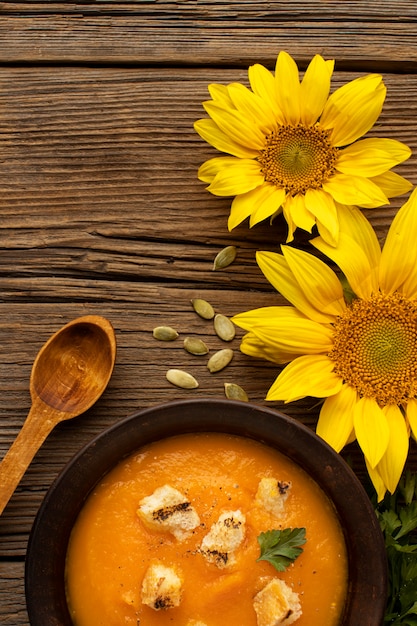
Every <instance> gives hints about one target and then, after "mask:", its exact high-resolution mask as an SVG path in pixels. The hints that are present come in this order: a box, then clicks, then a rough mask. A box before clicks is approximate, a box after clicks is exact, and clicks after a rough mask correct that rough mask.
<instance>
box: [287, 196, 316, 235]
mask: <svg viewBox="0 0 417 626" xmlns="http://www.w3.org/2000/svg"><path fill="white" fill-rule="evenodd" d="M285 208H286V210H287V211H288V212H289V213H290V215H291V220H292V222H293V223H294V224H295V226H297V227H298V228H302V229H303V230H306V231H307V232H309V233H311V231H312V228H313V226H314V224H315V223H316V220H315V217H314V215H313V214H312V213H311V212H310V211H309V210H308V209H307V207H306V202H305V199H304V196H303V195H302V194H300V193H298V194H297V195H296V196H288V197H287V199H286V201H285Z"/></svg>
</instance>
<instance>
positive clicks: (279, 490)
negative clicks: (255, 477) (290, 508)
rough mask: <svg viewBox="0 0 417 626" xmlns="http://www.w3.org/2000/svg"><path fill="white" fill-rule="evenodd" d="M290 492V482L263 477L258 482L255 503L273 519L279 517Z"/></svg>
mask: <svg viewBox="0 0 417 626" xmlns="http://www.w3.org/2000/svg"><path fill="white" fill-rule="evenodd" d="M290 491H291V482H290V481H283V480H277V479H276V478H266V477H265V478H262V480H261V481H260V482H259V485H258V491H257V492H256V497H255V502H256V504H257V505H258V506H261V507H262V508H264V509H265V510H266V511H268V513H271V514H272V515H273V516H274V517H281V516H282V514H283V512H284V505H285V502H286V500H287V498H288V495H289V493H290Z"/></svg>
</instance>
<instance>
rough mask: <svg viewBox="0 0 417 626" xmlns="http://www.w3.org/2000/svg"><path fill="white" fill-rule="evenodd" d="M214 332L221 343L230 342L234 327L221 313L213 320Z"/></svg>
mask: <svg viewBox="0 0 417 626" xmlns="http://www.w3.org/2000/svg"><path fill="white" fill-rule="evenodd" d="M214 330H215V331H216V334H217V336H218V337H220V339H223V341H232V339H234V338H235V334H236V328H235V325H234V324H233V322H232V321H231V320H230V319H229V318H228V317H226V316H225V315H222V314H221V313H217V315H216V316H215V318H214Z"/></svg>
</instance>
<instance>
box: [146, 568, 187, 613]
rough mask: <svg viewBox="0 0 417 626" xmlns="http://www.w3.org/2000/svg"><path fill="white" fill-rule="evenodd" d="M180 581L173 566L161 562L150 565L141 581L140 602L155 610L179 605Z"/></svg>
mask: <svg viewBox="0 0 417 626" xmlns="http://www.w3.org/2000/svg"><path fill="white" fill-rule="evenodd" d="M181 596H182V581H181V578H180V576H179V575H178V573H177V571H176V570H175V569H174V568H173V567H166V566H165V565H163V564H162V563H154V564H152V565H150V566H149V567H148V569H147V571H146V574H145V577H144V579H143V581H142V602H143V604H146V605H147V606H150V607H151V608H152V609H155V611H159V610H161V609H171V608H173V607H175V606H179V605H180V602H181Z"/></svg>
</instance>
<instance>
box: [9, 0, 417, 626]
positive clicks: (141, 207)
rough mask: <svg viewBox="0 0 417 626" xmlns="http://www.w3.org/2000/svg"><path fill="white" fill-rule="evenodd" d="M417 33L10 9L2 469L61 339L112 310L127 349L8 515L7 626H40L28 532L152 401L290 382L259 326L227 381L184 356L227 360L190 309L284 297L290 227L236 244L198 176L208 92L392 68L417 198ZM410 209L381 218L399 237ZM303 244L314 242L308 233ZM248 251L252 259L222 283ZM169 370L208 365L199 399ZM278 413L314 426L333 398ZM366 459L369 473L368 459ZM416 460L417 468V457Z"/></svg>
mask: <svg viewBox="0 0 417 626" xmlns="http://www.w3.org/2000/svg"><path fill="white" fill-rule="evenodd" d="M416 29H417V4H416V3H413V2H409V1H408V0H404V1H399V0H397V1H396V2H395V3H393V2H391V1H388V0H368V1H367V2H363V1H362V0H350V2H341V1H340V0H303V1H302V2H300V1H297V0H293V2H290V3H289V2H287V0H281V1H277V2H274V1H272V2H270V1H264V0H258V1H254V2H250V1H247V0H228V1H227V2H226V1H225V0H178V1H177V2H174V1H172V2H169V1H165V0H142V1H140V0H138V1H131V2H117V1H115V2H114V1H112V0H106V1H102V2H79V3H78V2H42V1H40V2H32V1H27V2H0V303H1V304H0V458H1V457H2V456H3V455H4V454H5V453H6V451H7V449H8V448H9V446H10V445H11V443H12V441H13V440H14V438H15V436H16V435H17V433H18V430H19V429H20V427H21V426H22V424H23V421H24V419H25V417H26V414H27V412H28V410H29V406H30V396H29V390H28V389H29V377H30V372H31V367H32V363H33V360H34V358H35V356H36V354H37V352H38V350H39V349H40V348H41V346H42V344H43V343H44V342H45V341H46V340H47V339H48V338H49V336H50V335H51V334H52V333H53V332H55V331H56V330H58V329H59V328H60V327H61V326H62V325H63V324H65V323H66V322H68V321H70V320H72V319H73V318H76V317H79V316H82V315H86V314H100V315H104V316H105V317H107V318H108V319H109V320H110V321H111V323H112V324H113V326H114V328H115V331H116V336H117V346H118V352H117V361H116V365H115V369H114V373H113V376H112V378H111V381H110V384H109V386H108V388H107V390H106V391H105V393H104V395H103V396H102V397H101V399H100V400H99V401H98V402H97V404H96V405H95V406H94V407H93V408H91V409H90V410H89V411H88V412H87V413H85V414H84V415H82V416H80V417H79V418H77V419H76V420H73V421H72V422H67V423H63V424H61V425H60V426H59V427H57V428H56V429H55V430H54V432H53V433H52V434H51V435H50V437H49V438H48V440H47V441H46V442H45V444H44V445H43V447H42V448H41V450H40V451H39V453H38V454H37V455H36V457H35V459H34V461H33V463H32V465H31V466H30V468H29V469H28V471H27V473H26V474H25V476H24V478H23V479H22V481H21V483H20V485H19V487H18V489H17V491H16V492H15V494H14V496H13V497H12V499H11V500H10V502H9V504H8V506H7V507H6V509H5V511H4V513H3V516H2V517H1V518H0V624H2V625H10V626H20V625H27V624H28V617H27V613H26V608H25V596H24V558H25V550H26V544H27V540H28V535H29V532H30V529H31V525H32V523H33V520H34V517H35V514H36V511H37V509H38V507H39V505H40V503H41V501H42V498H43V497H44V495H45V493H46V490H47V489H48V486H49V485H50V484H51V483H52V481H53V479H54V478H55V477H56V476H57V474H58V473H59V472H60V470H61V469H62V468H63V467H64V465H65V463H66V462H67V461H68V460H69V459H70V458H71V456H72V455H73V454H74V453H75V452H76V451H78V450H79V449H80V448H81V447H82V446H83V445H84V444H86V443H87V442H88V441H89V440H90V439H91V438H92V437H93V436H95V435H97V434H98V433H100V432H102V430H103V429H104V428H106V427H108V426H110V425H111V424H113V423H115V422H116V421H118V420H120V419H121V418H124V417H126V416H128V415H129V414H131V413H134V412H136V411H138V410H140V409H142V408H144V407H148V406H153V405H156V404H158V403H160V402H167V401H169V400H174V399H181V398H190V397H195V398H198V397H207V396H211V397H218V398H223V397H224V389H223V385H224V382H225V381H228V382H236V383H238V384H241V385H242V386H243V387H244V388H245V389H246V390H247V392H248V394H249V397H250V400H251V401H253V402H255V403H259V404H265V402H264V396H265V393H266V391H267V389H268V388H269V386H270V384H271V383H272V381H273V380H274V378H275V376H276V375H277V368H276V367H275V366H274V365H272V364H269V363H266V362H263V361H262V362H258V361H255V360H254V359H250V358H249V357H246V356H244V355H243V354H241V353H240V352H239V338H240V336H241V333H240V332H238V334H237V337H236V339H235V340H234V341H233V343H232V348H233V349H234V353H235V354H234V359H233V361H232V363H231V365H230V366H229V367H228V369H227V370H224V371H223V372H220V373H217V374H210V373H209V372H208V370H207V368H206V361H205V360H204V359H198V358H197V357H192V356H190V355H188V354H187V353H186V352H185V351H184V349H183V347H182V338H183V337H184V336H186V335H187V334H195V335H198V336H199V337H201V338H202V339H204V340H205V341H206V342H207V343H208V344H209V346H210V348H211V350H212V351H214V350H215V349H217V348H220V347H223V346H222V342H221V341H220V340H219V339H218V338H216V336H215V334H214V332H213V327H212V323H211V322H205V321H204V320H202V319H200V318H199V317H198V316H196V314H195V313H194V311H193V310H192V307H191V304H190V300H191V298H195V297H201V298H205V299H207V300H209V301H210V302H211V303H212V304H213V306H214V307H215V309H216V311H217V312H221V313H224V314H226V315H233V314H235V313H238V312H241V311H245V310H248V309H250V308H255V307H257V306H262V305H271V304H276V303H283V299H282V298H281V297H280V296H279V295H278V294H277V293H275V292H274V291H273V289H272V288H271V287H270V285H269V284H268V283H267V281H266V280H265V279H264V278H263V276H262V274H261V272H260V270H259V269H258V268H257V265H256V263H255V252H256V250H259V249H264V250H265V249H267V250H275V249H276V246H277V244H279V243H280V242H283V241H284V239H285V236H286V227H285V224H284V223H283V222H282V221H280V220H279V219H278V220H277V221H276V222H275V224H274V226H273V227H270V226H269V225H267V224H261V225H259V226H257V227H256V228H253V229H252V230H249V229H248V227H247V224H244V225H242V226H241V227H239V228H237V229H236V230H234V231H233V232H232V233H229V232H228V231H227V225H226V224H227V216H228V213H229V207H230V199H227V198H215V197H214V196H211V195H210V194H209V193H208V192H207V191H205V185H204V184H203V183H201V182H200V181H198V179H197V169H198V166H199V165H200V164H201V163H202V162H203V161H204V160H206V159H207V158H209V157H211V156H215V154H216V153H215V151H214V149H211V148H210V147H209V146H208V145H206V144H205V143H204V142H203V141H202V140H201V139H200V138H199V137H198V136H197V134H196V133H195V132H194V130H193V122H194V121H195V120H197V119H199V118H200V117H204V112H203V109H202V106H201V102H202V101H203V100H205V99H207V96H208V92H207V85H208V84H209V83H211V82H220V83H228V82H231V81H241V82H246V79H247V67H248V66H249V65H251V64H253V63H256V62H260V63H263V64H265V65H267V66H268V67H269V68H270V69H273V67H274V63H275V59H276V56H277V54H278V52H279V51H280V50H281V49H285V50H287V51H288V52H289V53H290V54H292V55H293V56H294V58H295V59H296V60H297V62H298V63H299V65H300V67H301V68H305V67H306V63H307V62H308V61H309V60H310V59H311V57H312V56H313V55H314V54H316V53H320V54H322V55H323V56H324V57H325V58H328V59H330V58H334V59H336V71H335V74H334V80H333V83H332V84H333V87H337V86H339V85H341V84H342V83H344V82H346V81H347V80H351V79H353V78H356V77H357V76H359V75H361V74H362V73H369V72H375V71H377V72H381V73H383V75H384V79H385V83H386V85H387V87H388V94H387V98H386V102H385V105H384V109H383V112H382V115H381V117H380V119H379V121H378V123H377V124H376V126H375V128H374V129H373V130H372V132H371V133H370V134H371V135H374V136H381V137H391V138H396V139H399V140H401V141H404V142H405V143H407V144H408V145H409V146H410V147H411V148H412V150H413V156H412V157H411V158H410V160H409V161H408V162H406V163H405V164H404V165H402V166H401V167H399V168H397V170H396V171H398V172H399V173H400V174H403V175H404V176H406V177H408V178H409V179H410V180H411V181H412V182H413V183H414V184H416V183H417V169H416V163H417V133H416V119H417V85H416V70H417V37H416ZM404 200H405V198H401V199H395V200H394V201H393V202H392V204H391V205H390V207H385V208H381V209H375V210H373V211H368V212H367V216H368V217H369V219H370V220H371V222H372V224H373V225H374V227H375V228H376V230H377V232H378V236H379V237H380V238H381V240H383V238H384V237H385V234H386V231H387V228H388V226H389V224H390V221H391V219H392V217H393V215H394V214H395V212H396V211H397V209H398V207H399V206H400V205H401V204H402V203H403V201H404ZM297 243H298V244H299V245H300V246H305V247H307V246H308V237H307V236H306V235H301V234H300V235H298V237H297ZM229 244H232V245H236V246H237V248H238V255H237V259H236V261H235V263H234V264H233V265H231V266H230V267H228V268H227V269H225V270H223V271H216V272H214V271H213V269H212V266H213V260H214V257H215V255H216V254H217V253H218V252H219V251H220V250H221V249H222V248H223V247H224V246H226V245H229ZM167 324H168V325H171V326H174V327H175V328H176V329H177V330H178V331H179V332H180V333H181V335H180V338H179V339H178V340H177V341H175V342H173V343H169V344H168V343H161V342H158V341H156V340H155V339H154V338H153V337H152V329H153V328H154V327H155V326H158V325H167ZM170 367H181V368H187V369H188V370H189V371H192V372H193V373H194V374H195V375H196V376H197V378H198V379H199V382H200V387H199V389H198V390H193V391H183V390H180V389H177V388H175V387H173V386H172V385H171V384H170V383H168V382H167V381H166V379H165V372H166V370H167V369H168V368H170ZM271 406H274V407H275V408H277V409H284V410H285V411H286V412H287V413H288V414H289V415H291V416H293V417H296V418H297V419H300V420H302V421H303V422H304V423H305V424H307V425H308V426H310V427H311V428H313V427H314V425H315V422H316V419H317V414H318V404H317V400H315V399H312V398H307V399H305V400H303V401H299V402H296V403H293V404H290V405H286V406H285V407H284V405H283V404H281V403H272V404H271ZM347 454H349V457H350V459H351V461H352V463H353V464H354V467H356V468H357V471H358V473H359V475H360V476H363V475H362V474H361V472H363V468H362V463H361V457H360V454H359V453H358V450H357V448H356V447H355V446H354V445H353V446H351V447H350V449H349V450H348V451H347ZM409 466H410V467H411V468H413V469H417V453H416V447H415V445H414V444H413V445H412V448H411V452H410V458H409ZM45 626H48V625H45Z"/></svg>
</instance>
